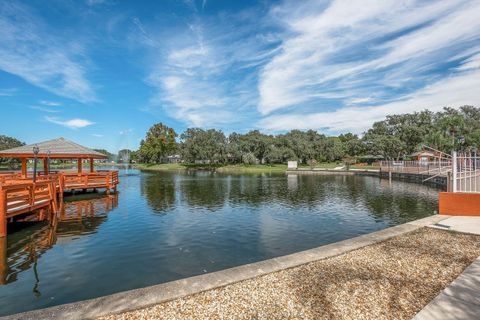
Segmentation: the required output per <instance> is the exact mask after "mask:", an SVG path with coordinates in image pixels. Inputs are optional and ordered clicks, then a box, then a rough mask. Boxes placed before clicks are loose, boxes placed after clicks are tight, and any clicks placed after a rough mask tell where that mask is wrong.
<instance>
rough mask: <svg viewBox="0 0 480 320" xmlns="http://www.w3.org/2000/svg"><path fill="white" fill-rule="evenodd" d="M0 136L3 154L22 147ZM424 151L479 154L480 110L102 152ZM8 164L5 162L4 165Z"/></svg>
mask: <svg viewBox="0 0 480 320" xmlns="http://www.w3.org/2000/svg"><path fill="white" fill-rule="evenodd" d="M23 144H24V143H23V142H21V141H19V140H17V139H15V138H11V137H8V136H4V135H0V150H4V149H8V148H12V147H16V146H20V145H23ZM423 146H429V147H432V148H435V149H437V150H440V151H443V152H446V153H450V152H451V151H452V150H470V151H476V150H477V148H478V147H480V108H478V107H474V106H462V107H460V108H458V109H454V108H444V109H443V110H442V111H439V112H432V111H428V110H424V111H420V112H414V113H408V114H399V115H390V116H387V117H386V118H385V119H384V120H382V121H378V122H375V123H374V124H373V125H372V127H371V128H369V129H368V130H367V131H366V132H364V133H363V135H361V136H358V135H356V134H352V133H344V134H341V135H339V136H326V135H325V134H322V133H319V132H317V131H315V130H308V131H301V130H291V131H289V132H287V133H282V134H277V135H271V134H265V133H262V132H260V131H259V130H252V131H250V132H247V133H244V134H242V133H236V132H233V133H231V134H229V135H225V133H224V132H222V131H221V130H217V129H201V128H188V129H186V130H185V131H184V132H182V133H181V134H177V132H175V130H174V129H173V128H170V127H168V126H166V125H165V124H162V123H157V124H154V125H153V126H152V127H151V128H150V129H149V130H148V132H147V133H146V136H145V138H144V139H143V140H142V141H141V142H140V148H139V149H138V150H128V149H123V150H120V151H119V152H118V154H115V155H114V154H111V153H110V152H108V151H107V150H104V149H97V151H99V152H102V153H104V154H106V155H107V156H108V157H109V159H111V160H116V161H119V162H131V161H135V162H140V163H148V164H155V163H162V162H166V161H167V160H168V159H167V157H168V156H172V155H175V154H178V155H180V156H181V159H182V161H183V162H186V163H198V162H200V163H210V164H211V163H218V164H225V163H244V164H256V163H266V164H275V163H285V162H286V161H288V160H297V161H299V162H300V163H304V164H314V163H316V162H334V161H345V162H346V161H353V159H361V158H364V159H370V161H371V160H374V159H379V158H383V159H401V158H406V157H408V156H409V155H411V154H412V153H414V152H416V151H419V150H421V149H422V147H423ZM3 161H5V160H3Z"/></svg>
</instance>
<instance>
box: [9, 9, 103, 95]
mask: <svg viewBox="0 0 480 320" xmlns="http://www.w3.org/2000/svg"><path fill="white" fill-rule="evenodd" d="M55 34H58V32H56V30H50V29H49V28H48V27H47V26H46V25H45V24H44V22H43V20H42V19H40V18H39V17H38V16H37V15H35V13H33V12H32V11H31V10H30V8H28V7H27V6H24V5H22V4H20V3H18V2H9V1H2V2H1V3H0V69H1V70H4V71H6V72H8V73H11V74H14V75H17V76H19V77H21V78H23V79H25V80H26V81H28V82H30V83H31V84H33V85H35V86H38V87H40V88H43V89H46V90H48V91H50V92H53V93H55V94H57V95H60V96H63V97H67V98H71V99H75V100H78V101H80V102H91V101H94V100H95V99H96V98H95V93H94V91H93V89H92V85H91V84H90V82H89V81H88V80H87V77H86V73H87V71H86V68H85V63H84V60H85V59H84V57H83V55H82V50H81V45H80V44H79V43H76V42H75V40H71V39H61V38H57V37H55V36H54V35H55Z"/></svg>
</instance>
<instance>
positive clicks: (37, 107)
mask: <svg viewBox="0 0 480 320" xmlns="http://www.w3.org/2000/svg"><path fill="white" fill-rule="evenodd" d="M30 109H33V110H39V111H42V112H48V113H57V112H60V110H55V109H51V108H46V107H42V106H30Z"/></svg>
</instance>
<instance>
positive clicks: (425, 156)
mask: <svg viewBox="0 0 480 320" xmlns="http://www.w3.org/2000/svg"><path fill="white" fill-rule="evenodd" d="M410 156H411V157H412V158H414V159H415V160H417V161H420V162H430V161H433V160H435V159H438V158H439V157H440V156H441V155H440V154H439V153H438V152H435V151H430V150H422V151H418V152H415V153H413V154H411V155H410Z"/></svg>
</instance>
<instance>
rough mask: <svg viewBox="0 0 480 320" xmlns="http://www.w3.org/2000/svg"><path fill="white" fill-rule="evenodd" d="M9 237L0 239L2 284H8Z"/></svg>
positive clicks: (0, 277) (0, 278)
mask: <svg viewBox="0 0 480 320" xmlns="http://www.w3.org/2000/svg"><path fill="white" fill-rule="evenodd" d="M7 270H8V265H7V237H2V238H0V284H7Z"/></svg>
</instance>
